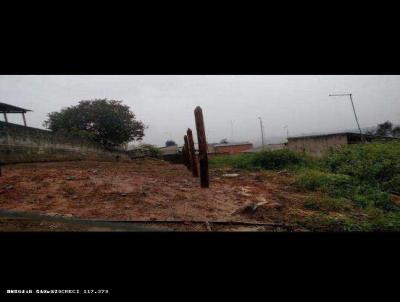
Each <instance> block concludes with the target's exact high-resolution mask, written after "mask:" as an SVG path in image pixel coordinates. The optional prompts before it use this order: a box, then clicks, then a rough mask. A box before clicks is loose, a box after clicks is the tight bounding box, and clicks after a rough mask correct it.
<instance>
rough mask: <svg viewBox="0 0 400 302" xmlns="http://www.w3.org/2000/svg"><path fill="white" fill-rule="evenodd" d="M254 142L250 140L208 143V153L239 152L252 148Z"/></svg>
mask: <svg viewBox="0 0 400 302" xmlns="http://www.w3.org/2000/svg"><path fill="white" fill-rule="evenodd" d="M252 148H253V144H252V143H249V142H240V143H227V144H208V154H210V155H220V154H238V153H240V152H242V151H246V150H250V149H252Z"/></svg>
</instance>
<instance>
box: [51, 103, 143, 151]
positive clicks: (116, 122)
mask: <svg viewBox="0 0 400 302" xmlns="http://www.w3.org/2000/svg"><path fill="white" fill-rule="evenodd" d="M43 125H44V126H45V127H46V128H48V129H50V130H52V131H54V132H67V133H71V134H75V135H79V136H82V137H86V138H89V139H91V140H93V141H95V142H98V143H100V144H102V145H104V146H120V145H122V144H124V143H127V142H129V141H132V140H141V139H142V137H143V136H144V129H145V128H146V127H145V125H144V124H143V123H142V122H141V121H138V120H136V119H135V114H134V113H133V112H132V111H131V110H130V108H129V106H127V105H123V104H122V102H121V101H115V100H107V99H95V100H84V101H80V102H79V104H78V105H76V106H70V107H67V108H64V109H62V110H61V111H60V112H51V113H49V114H48V119H47V120H46V121H45V122H44V123H43Z"/></svg>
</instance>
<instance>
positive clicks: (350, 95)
mask: <svg viewBox="0 0 400 302" xmlns="http://www.w3.org/2000/svg"><path fill="white" fill-rule="evenodd" d="M329 96H348V97H350V101H351V106H352V107H353V112H354V117H355V118H356V122H357V126H358V130H359V131H360V137H361V141H364V139H363V135H362V131H361V127H360V123H359V122H358V118H357V113H356V108H355V107H354V103H353V94H351V93H341V94H330V95H329Z"/></svg>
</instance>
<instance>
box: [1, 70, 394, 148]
mask: <svg viewBox="0 0 400 302" xmlns="http://www.w3.org/2000/svg"><path fill="white" fill-rule="evenodd" d="M348 92H351V93H353V96H354V102H355V106H356V110H357V114H358V117H359V121H360V124H361V127H369V126H374V125H376V124H377V123H381V122H383V121H386V120H390V121H392V122H393V123H400V76H250V75H246V76H241V75H229V76H223V75H222V76H220V75H215V76H205V75H204V76H126V75H123V76H117V75H115V76H99V75H94V76H86V75H85V76H82V75H77V76H54V75H48V76H36V75H30V76H18V75H16V76H14V75H13V76H8V75H1V76H0V102H4V103H8V104H12V105H16V106H19V107H23V108H27V109H31V110H33V112H30V113H27V116H26V117H27V122H28V126H32V127H38V128H43V126H42V124H43V121H44V120H45V119H46V115H47V113H49V112H52V111H59V110H60V109H62V108H63V107H67V106H71V105H76V104H77V103H78V102H79V101H80V100H88V99H95V98H107V99H115V100H121V101H123V102H124V103H125V104H127V105H129V106H130V108H131V109H132V111H133V112H134V113H135V114H136V117H137V118H138V119H139V120H141V121H143V122H144V123H145V124H146V125H148V127H149V128H148V129H147V130H146V131H145V138H144V142H146V143H151V144H156V145H159V146H162V145H164V144H165V141H166V140H167V139H173V140H175V141H176V142H178V143H182V141H183V135H184V134H185V132H186V129H187V128H188V127H190V128H192V129H193V130H194V129H195V126H194V115H193V110H194V108H195V107H196V106H198V105H199V106H201V107H202V108H203V114H204V119H205V126H206V133H207V136H208V137H207V140H208V141H209V142H219V141H220V140H221V139H223V138H227V139H228V140H232V139H233V140H234V141H245V140H248V141H252V142H257V141H260V127H259V121H258V119H257V117H259V116H260V117H262V119H263V123H264V131H265V137H266V138H267V141H268V138H269V137H273V136H281V137H285V136H286V130H285V129H284V126H285V125H288V127H289V135H300V134H306V133H312V132H332V131H340V130H346V129H354V128H356V127H357V126H356V123H355V120H354V115H353V111H352V109H351V103H350V101H349V99H348V98H332V97H328V94H329V93H348ZM0 119H1V120H3V117H0ZM9 121H10V122H15V123H22V117H21V116H20V115H15V116H14V117H11V115H10V117H9ZM230 121H232V124H233V127H232V128H233V131H232V129H231V122H230ZM232 132H233V137H232Z"/></svg>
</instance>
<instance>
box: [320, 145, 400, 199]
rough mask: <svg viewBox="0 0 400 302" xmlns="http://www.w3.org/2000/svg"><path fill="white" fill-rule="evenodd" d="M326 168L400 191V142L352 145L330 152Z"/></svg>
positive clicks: (387, 188) (363, 181)
mask: <svg viewBox="0 0 400 302" xmlns="http://www.w3.org/2000/svg"><path fill="white" fill-rule="evenodd" d="M323 162H324V165H325V167H326V169H327V170H328V171H330V172H333V173H340V174H346V175H349V176H352V177H354V178H355V179H356V180H357V181H358V182H360V183H364V184H368V185H370V186H375V187H379V188H380V189H381V190H385V191H389V190H392V191H396V192H400V143H399V142H390V143H368V144H361V145H351V146H348V147H346V148H343V149H340V150H337V151H335V152H332V153H331V154H329V155H328V156H327V157H326V158H324V160H323Z"/></svg>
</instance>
